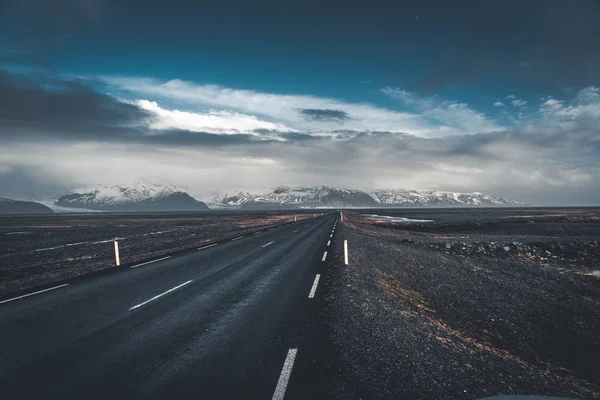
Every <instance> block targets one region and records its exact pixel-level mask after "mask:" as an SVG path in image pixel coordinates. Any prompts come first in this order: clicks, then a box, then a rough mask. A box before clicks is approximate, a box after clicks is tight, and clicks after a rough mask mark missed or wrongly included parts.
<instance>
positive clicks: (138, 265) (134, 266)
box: [129, 256, 171, 268]
mask: <svg viewBox="0 0 600 400" xmlns="http://www.w3.org/2000/svg"><path fill="white" fill-rule="evenodd" d="M167 258H171V256H166V257H163V258H157V259H156V260H152V261H146V262H144V263H141V264H137V265H132V266H131V267H129V268H137V267H141V266H142V265H146V264H151V263H154V262H157V261H162V260H166V259H167Z"/></svg>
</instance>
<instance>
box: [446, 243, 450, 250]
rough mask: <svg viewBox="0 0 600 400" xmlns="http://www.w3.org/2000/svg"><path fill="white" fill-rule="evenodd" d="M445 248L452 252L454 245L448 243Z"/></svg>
mask: <svg viewBox="0 0 600 400" xmlns="http://www.w3.org/2000/svg"><path fill="white" fill-rule="evenodd" d="M444 246H445V247H446V249H447V250H450V249H451V248H452V245H451V244H450V243H446V244H445V245H444Z"/></svg>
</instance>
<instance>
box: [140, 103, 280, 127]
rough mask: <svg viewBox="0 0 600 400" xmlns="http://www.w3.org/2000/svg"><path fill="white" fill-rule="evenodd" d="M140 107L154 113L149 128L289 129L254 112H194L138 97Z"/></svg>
mask: <svg viewBox="0 0 600 400" xmlns="http://www.w3.org/2000/svg"><path fill="white" fill-rule="evenodd" d="M134 103H135V104H136V105H137V106H139V107H140V108H141V109H143V110H145V111H148V112H149V113H151V114H153V116H154V118H153V120H152V122H151V123H150V125H149V127H150V128H151V129H153V130H169V129H178V130H188V131H193V132H212V133H224V134H229V133H248V134H254V133H255V131H257V130H261V131H263V132H265V131H278V132H288V131H290V129H289V128H287V127H286V126H285V125H282V124H278V123H274V122H268V121H262V120H260V119H258V118H257V117H255V116H253V115H246V114H241V113H236V112H230V111H223V110H210V111H207V112H204V113H195V112H189V111H180V110H167V109H164V108H161V107H160V106H159V105H158V103H156V102H155V101H148V100H137V101H135V102H134Z"/></svg>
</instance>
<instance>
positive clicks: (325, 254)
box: [321, 252, 327, 261]
mask: <svg viewBox="0 0 600 400" xmlns="http://www.w3.org/2000/svg"><path fill="white" fill-rule="evenodd" d="M326 258H327V252H325V253H323V259H322V260H321V261H325V259H326Z"/></svg>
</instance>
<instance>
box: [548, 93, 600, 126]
mask: <svg viewBox="0 0 600 400" xmlns="http://www.w3.org/2000/svg"><path fill="white" fill-rule="evenodd" d="M539 111H540V113H541V114H542V116H543V117H544V118H545V119H546V120H547V121H551V122H555V123H559V124H561V123H564V124H566V125H565V126H570V125H569V123H570V122H573V121H576V120H592V121H599V120H600V89H598V88H597V87H593V86H590V87H587V88H584V89H582V90H581V91H580V92H579V93H578V94H577V96H576V97H575V98H574V99H573V100H572V101H571V102H570V103H568V104H567V103H566V102H565V101H564V100H557V99H555V98H552V97H551V98H548V99H547V100H545V101H544V102H543V103H542V104H541V106H540V109H539Z"/></svg>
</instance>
